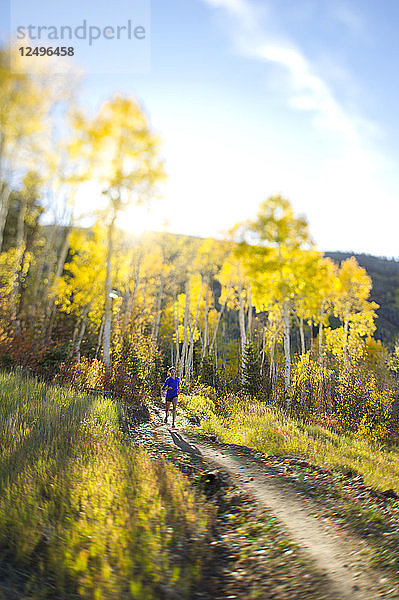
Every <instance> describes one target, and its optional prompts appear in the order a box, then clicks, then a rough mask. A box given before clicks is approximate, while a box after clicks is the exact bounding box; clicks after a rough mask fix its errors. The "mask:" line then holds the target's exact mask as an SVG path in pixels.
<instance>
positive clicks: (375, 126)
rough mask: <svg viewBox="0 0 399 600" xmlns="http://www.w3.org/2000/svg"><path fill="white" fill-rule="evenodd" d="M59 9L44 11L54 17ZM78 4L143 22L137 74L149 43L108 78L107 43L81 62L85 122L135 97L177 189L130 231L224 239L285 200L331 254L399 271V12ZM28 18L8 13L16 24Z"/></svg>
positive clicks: (116, 59)
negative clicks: (392, 265)
mask: <svg viewBox="0 0 399 600" xmlns="http://www.w3.org/2000/svg"><path fill="white" fill-rule="evenodd" d="M2 2H3V4H2V12H1V16H2V27H1V34H2V37H3V39H5V37H6V35H7V27H9V26H8V17H9V14H10V11H9V9H7V3H6V2H5V0H2ZM18 3H19V5H18ZM58 4H59V3H53V2H50V1H49V0H36V1H35V3H32V6H33V5H34V7H35V11H36V12H38V13H40V14H42V15H46V11H49V10H61V9H60V8H59V7H58V8H56V9H55V8H54V7H57V6H58ZM74 4H75V5H76V6H75V8H74V9H73V10H75V11H77V13H76V15H75V16H79V18H80V17H81V19H87V20H88V21H90V22H93V23H97V22H100V21H101V23H104V22H105V21H104V19H111V18H112V19H115V23H116V20H117V19H119V20H120V22H121V23H122V22H124V19H125V18H127V17H129V18H130V16H131V18H132V21H133V22H134V23H141V22H144V21H145V22H146V28H147V31H148V36H147V41H146V44H147V45H146V46H145V47H144V46H143V45H142V46H140V48H141V49H142V51H143V52H144V53H143V55H139V63H140V64H137V60H138V59H137V56H138V55H137V54H135V48H137V47H138V46H139V44H136V46H134V45H129V43H127V42H126V41H122V40H121V41H120V42H119V41H118V43H119V45H115V44H114V45H113V48H114V50H113V52H114V53H115V52H116V54H114V55H112V56H111V54H110V57H109V65H108V63H107V61H106V56H105V55H106V54H108V53H104V42H100V41H99V42H98V46H97V50H96V49H95V45H94V43H93V47H92V48H90V52H91V54H90V53H89V51H88V47H87V44H86V48H85V47H84V46H83V45H82V46H81V47H79V48H78V50H79V52H78V56H77V57H76V60H77V61H78V62H79V61H80V63H81V64H82V65H84V66H85V68H86V70H87V72H86V75H85V76H84V78H83V80H82V83H81V93H80V99H81V103H82V105H83V106H84V108H85V109H86V110H87V111H89V112H94V111H95V110H97V109H98V108H99V107H100V106H101V104H102V102H103V101H104V100H106V99H108V98H109V97H111V96H112V95H113V94H114V93H116V92H118V93H122V94H126V95H133V96H135V97H136V98H137V99H138V100H139V101H140V103H141V104H142V105H143V106H144V107H145V111H146V112H147V114H148V116H149V119H150V123H151V126H152V128H153V130H154V131H155V132H156V133H157V135H159V136H160V138H161V140H162V145H161V154H162V156H163V157H164V159H165V169H166V172H167V175H168V179H167V182H166V183H165V184H164V185H163V186H162V188H161V189H160V194H159V196H160V197H159V198H158V199H156V200H154V202H153V203H152V206H151V207H150V209H149V210H148V211H143V210H139V209H137V208H135V209H131V210H129V212H128V214H127V215H126V216H125V217H124V219H123V226H124V227H126V228H127V229H129V230H131V231H140V230H142V229H144V228H149V229H162V228H165V227H166V228H167V229H168V230H169V231H172V232H176V233H185V234H190V235H199V236H217V237H221V236H222V235H223V234H224V232H226V231H227V230H228V229H229V228H231V227H232V226H233V225H234V224H235V223H237V222H239V221H243V220H245V219H248V218H253V217H254V216H255V214H256V212H257V208H258V206H259V204H260V203H261V202H262V201H263V200H264V199H266V198H267V197H268V196H270V195H272V194H281V195H283V196H284V197H286V198H288V199H289V200H290V202H291V203H292V205H293V208H294V211H295V212H296V213H301V214H305V215H306V217H307V219H308V221H309V224H310V231H311V234H312V237H313V239H314V241H315V242H316V244H317V246H318V247H319V248H320V249H321V250H326V251H327V250H330V251H333V250H341V251H349V252H365V253H370V254H375V255H380V256H388V257H392V256H393V257H399V239H398V235H397V229H398V221H399V219H398V217H399V177H398V165H399V135H398V133H399V111H398V110H397V106H398V101H399V85H398V78H399V36H398V35H397V29H398V24H399V4H398V3H397V2H396V0H384V1H383V2H377V0H351V1H350V2H349V1H344V0H342V1H341V0H152V1H150V0H148V1H145V0H142V1H140V0H113V2H112V3H109V2H107V3H106V2H105V1H104V2H103V1H97V2H93V1H92V0H90V1H88V2H86V3H84V8H82V5H83V3H81V2H80V3H79V2H76V1H75V0H71V1H70V2H69V3H68V7H69V10H72V9H71V6H73V5H74ZM79 4H80V6H79ZM25 6H26V3H25ZM110 7H111V8H112V10H110ZM149 9H150V13H149V12H148V10H149ZM24 10H25V9H24V2H22V0H11V13H14V25H15V22H16V21H15V18H17V19H18V18H21V11H22V14H23V11H24ZM26 10H27V9H26ZM149 14H150V16H149ZM15 15H17V17H15ZM26 18H28V16H27V15H26ZM29 18H31V16H30V15H29ZM41 18H44V16H43V17H41ZM60 19H61V17H60ZM62 19H67V14H65V15H62ZM43 22H45V21H43ZM110 22H111V23H113V21H112V20H111V21H110ZM118 22H119V21H118ZM8 30H9V29H8ZM147 42H148V43H147ZM108 47H109V48H111V46H110V45H109V46H108ZM143 48H144V50H143ZM96 52H97V53H96ZM89 54H90V56H89ZM133 54H134V55H133ZM90 57H91V58H90ZM140 65H141V67H142V68H141V69H140ZM102 71H103V72H102ZM105 71H107V72H105ZM85 201H86V200H85ZM82 202H83V200H82ZM89 202H94V203H95V202H96V199H95V198H91V199H89Z"/></svg>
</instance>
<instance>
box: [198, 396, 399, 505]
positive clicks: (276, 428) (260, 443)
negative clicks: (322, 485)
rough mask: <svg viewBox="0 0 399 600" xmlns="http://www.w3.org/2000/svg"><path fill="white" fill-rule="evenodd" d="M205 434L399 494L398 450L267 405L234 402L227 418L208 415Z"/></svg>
mask: <svg viewBox="0 0 399 600" xmlns="http://www.w3.org/2000/svg"><path fill="white" fill-rule="evenodd" d="M192 408H194V407H192ZM225 414H226V413H225ZM202 429H203V430H205V431H206V432H208V433H213V434H216V435H217V437H218V439H219V440H220V441H224V442H230V443H235V444H243V445H246V446H249V447H251V448H256V449H257V450H260V451H262V452H265V453H266V454H268V455H277V456H279V455H280V456H281V455H293V456H296V457H302V458H304V459H307V460H309V461H310V462H312V463H313V464H315V465H318V466H321V467H325V468H328V469H337V470H343V469H349V470H351V471H353V472H355V473H358V474H359V475H361V476H362V477H363V479H364V481H365V483H367V484H368V485H370V486H373V487H375V488H377V489H381V490H385V489H387V488H392V489H394V490H395V491H396V492H397V493H399V451H398V449H397V448H393V449H384V448H383V447H382V446H379V445H378V444H375V443H372V442H371V441H368V440H367V439H364V438H361V437H358V436H356V435H353V434H344V433H336V432H334V431H332V430H330V429H328V428H326V427H322V426H320V425H316V424H308V423H305V422H303V421H301V420H299V419H294V418H290V417H289V416H287V414H286V413H285V412H283V411H282V410H279V409H276V408H275V407H271V406H268V405H266V404H264V403H257V402H249V401H239V400H237V399H235V400H234V399H230V404H229V410H228V416H227V417H226V416H223V415H216V414H213V415H209V414H208V415H207V417H206V418H205V419H204V421H203V422H202Z"/></svg>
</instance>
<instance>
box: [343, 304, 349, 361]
mask: <svg viewBox="0 0 399 600" xmlns="http://www.w3.org/2000/svg"><path fill="white" fill-rule="evenodd" d="M348 329H349V310H348V309H347V310H346V311H345V321H344V347H343V358H344V362H345V363H346V361H347V354H348Z"/></svg>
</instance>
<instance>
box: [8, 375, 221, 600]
mask: <svg viewBox="0 0 399 600" xmlns="http://www.w3.org/2000/svg"><path fill="white" fill-rule="evenodd" d="M118 423H119V414H118V408H117V406H116V405H115V404H114V403H113V402H112V401H111V400H109V399H106V398H102V397H99V398H92V397H89V396H85V395H79V394H76V392H73V391H71V390H67V389H62V388H57V387H52V386H50V387H49V386H45V385H43V384H40V383H37V382H35V381H31V380H30V381H29V380H23V379H21V378H19V377H17V376H14V375H0V562H1V565H2V566H1V568H0V598H7V599H8V600H11V599H12V598H21V599H22V598H24V599H26V600H27V599H32V600H33V599H36V598H37V599H39V598H40V599H45V598H54V597H56V598H68V600H73V599H74V598H87V599H93V600H101V599H107V600H108V599H116V600H119V599H122V598H123V599H124V598H132V599H135V598H137V599H138V598H140V600H146V599H152V598H153V599H158V598H161V597H163V595H164V590H165V589H168V588H170V587H173V588H174V589H176V590H177V591H178V592H179V593H180V595H181V597H183V598H190V590H191V589H192V587H193V586H194V585H195V584H196V582H197V581H198V579H199V577H200V571H201V564H202V557H203V553H204V547H205V543H204V542H205V541H206V539H207V536H208V520H209V515H208V514H207V512H206V510H205V509H204V508H203V505H202V504H198V499H197V497H196V495H195V494H194V492H193V491H192V488H191V487H190V484H189V483H188V481H187V480H186V478H185V477H184V476H182V475H181V474H180V473H179V471H178V470H177V469H176V468H175V467H173V465H171V464H170V463H169V462H166V461H164V460H163V459H158V460H153V459H151V458H150V457H149V456H148V455H147V454H146V452H144V451H137V450H135V448H134V447H133V446H132V445H129V443H127V442H126V440H122V439H121V436H120V434H119V430H118Z"/></svg>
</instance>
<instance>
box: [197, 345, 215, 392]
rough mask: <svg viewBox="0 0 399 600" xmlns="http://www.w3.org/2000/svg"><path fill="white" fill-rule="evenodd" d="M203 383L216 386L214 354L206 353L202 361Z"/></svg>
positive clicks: (201, 379)
mask: <svg viewBox="0 0 399 600" xmlns="http://www.w3.org/2000/svg"><path fill="white" fill-rule="evenodd" d="M200 381H201V383H204V384H206V385H211V386H213V387H214V386H215V381H216V369H215V358H214V356H213V355H212V354H210V353H208V352H207V353H206V354H205V356H204V357H203V359H202V361H201V376H200Z"/></svg>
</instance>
